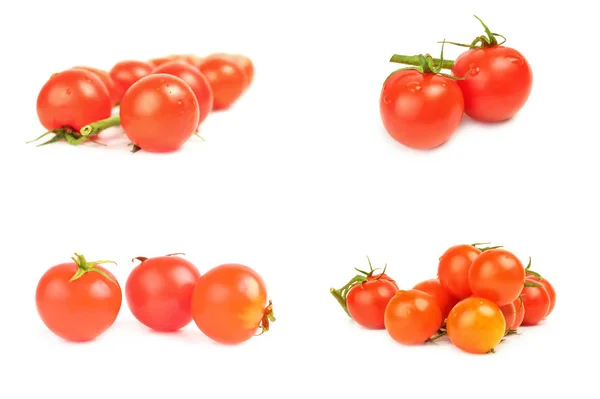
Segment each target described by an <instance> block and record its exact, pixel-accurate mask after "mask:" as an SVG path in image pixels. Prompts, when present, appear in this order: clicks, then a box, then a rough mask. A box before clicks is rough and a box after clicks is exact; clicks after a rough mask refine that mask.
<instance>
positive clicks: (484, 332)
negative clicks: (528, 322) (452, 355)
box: [446, 297, 506, 354]
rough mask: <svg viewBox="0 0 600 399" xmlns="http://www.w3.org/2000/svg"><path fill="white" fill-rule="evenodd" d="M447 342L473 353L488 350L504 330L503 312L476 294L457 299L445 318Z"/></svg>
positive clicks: (481, 352) (498, 339)
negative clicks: (448, 340)
mask: <svg viewBox="0 0 600 399" xmlns="http://www.w3.org/2000/svg"><path fill="white" fill-rule="evenodd" d="M446 332H447V333H448V338H449V339H450V341H451V342H452V343H453V344H454V345H455V346H456V347H457V348H459V349H461V350H463V351H465V352H469V353H475V354H483V353H488V352H490V351H491V350H493V349H494V347H495V346H496V345H498V344H499V343H500V341H501V340H502V338H503V337H504V333H505V332H506V322H505V320H504V315H502V312H501V311H500V308H499V307H498V305H496V304H495V303H494V302H492V301H490V300H488V299H485V298H478V297H469V298H467V299H463V300H462V301H460V302H459V303H458V304H456V306H455V307H454V308H452V311H450V314H449V315H448V319H447V320H446Z"/></svg>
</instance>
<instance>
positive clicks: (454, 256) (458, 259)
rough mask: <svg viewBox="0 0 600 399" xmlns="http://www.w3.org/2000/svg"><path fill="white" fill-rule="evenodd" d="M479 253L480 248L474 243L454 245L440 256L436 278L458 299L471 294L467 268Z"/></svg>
mask: <svg viewBox="0 0 600 399" xmlns="http://www.w3.org/2000/svg"><path fill="white" fill-rule="evenodd" d="M480 254H481V249H479V248H477V246H475V245H468V244H460V245H454V246H452V247H450V248H448V249H447V250H446V252H444V253H443V255H442V256H441V257H440V260H439V264H438V278H439V280H440V283H441V284H442V286H443V287H444V288H445V289H446V290H448V292H450V293H451V294H452V295H453V296H455V297H456V298H458V299H465V298H468V297H469V296H471V287H470V286H469V269H470V268H471V264H472V263H473V261H474V260H475V258H477V257H478V256H479V255H480Z"/></svg>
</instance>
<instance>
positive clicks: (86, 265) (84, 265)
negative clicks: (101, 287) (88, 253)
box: [69, 253, 117, 284]
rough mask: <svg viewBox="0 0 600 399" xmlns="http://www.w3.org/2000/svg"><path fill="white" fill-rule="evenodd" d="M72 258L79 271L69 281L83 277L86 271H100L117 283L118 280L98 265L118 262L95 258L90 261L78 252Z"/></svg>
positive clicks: (102, 274) (103, 275) (106, 277)
mask: <svg viewBox="0 0 600 399" xmlns="http://www.w3.org/2000/svg"><path fill="white" fill-rule="evenodd" d="M71 259H72V260H73V262H75V264H76V265H77V271H76V272H75V274H74V275H73V277H71V278H70V279H69V282H73V281H75V280H77V279H79V278H81V277H82V276H83V275H84V274H86V273H98V274H100V275H101V276H102V277H104V278H105V279H107V280H109V281H111V282H113V283H114V284H117V282H116V281H115V280H114V279H113V278H112V277H111V276H109V275H108V274H107V273H106V272H105V271H104V270H102V269H99V268H98V267H96V266H98V265H101V264H104V263H113V264H115V265H116V264H117V263H116V262H114V261H112V260H95V261H91V262H90V261H88V260H86V259H85V257H84V256H83V255H81V254H78V253H75V256H73V257H71Z"/></svg>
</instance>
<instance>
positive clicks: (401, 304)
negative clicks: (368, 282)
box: [385, 290, 443, 345]
mask: <svg viewBox="0 0 600 399" xmlns="http://www.w3.org/2000/svg"><path fill="white" fill-rule="evenodd" d="M442 322H443V319H442V311H441V310H440V307H439V306H438V304H437V302H436V301H435V298H434V297H433V296H431V295H429V294H427V293H426V292H423V291H419V290H408V291H402V290H401V291H398V293H397V294H396V295H394V297H393V298H392V299H391V300H390V302H389V304H388V306H387V308H386V309H385V329H386V330H387V332H388V334H390V336H391V337H392V338H393V339H394V340H395V341H396V342H399V343H401V344H404V345H417V344H422V343H424V342H425V341H427V340H428V339H429V338H431V337H432V336H433V335H434V334H435V333H436V332H437V330H438V329H439V328H440V327H441V325H442Z"/></svg>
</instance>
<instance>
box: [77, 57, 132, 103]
mask: <svg viewBox="0 0 600 399" xmlns="http://www.w3.org/2000/svg"><path fill="white" fill-rule="evenodd" d="M73 69H83V70H86V71H89V72H91V73H93V74H94V75H96V76H97V77H99V78H100V80H101V81H102V83H104V86H106V89H107V90H108V95H109V96H110V100H111V102H112V105H113V106H115V105H117V104H118V103H119V101H120V100H121V97H120V93H121V90H120V89H119V88H118V87H117V84H116V83H115V81H114V80H113V79H112V78H111V77H110V75H109V74H108V72H106V71H103V70H101V69H97V68H93V67H88V66H76V67H74V68H73Z"/></svg>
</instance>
